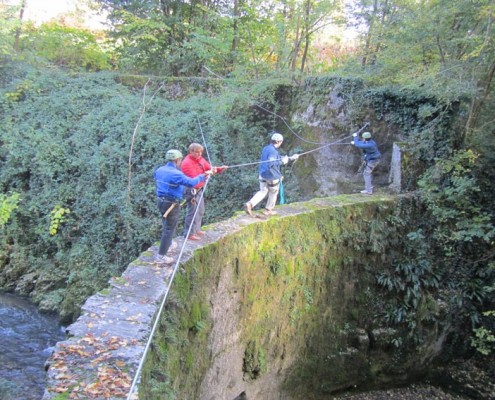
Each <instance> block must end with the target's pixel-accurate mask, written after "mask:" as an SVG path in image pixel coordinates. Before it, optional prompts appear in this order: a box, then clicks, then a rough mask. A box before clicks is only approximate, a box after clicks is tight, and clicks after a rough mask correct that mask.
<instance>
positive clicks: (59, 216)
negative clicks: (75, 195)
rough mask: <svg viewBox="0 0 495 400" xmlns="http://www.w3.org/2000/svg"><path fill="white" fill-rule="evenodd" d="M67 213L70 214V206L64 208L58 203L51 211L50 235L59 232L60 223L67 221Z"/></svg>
mask: <svg viewBox="0 0 495 400" xmlns="http://www.w3.org/2000/svg"><path fill="white" fill-rule="evenodd" d="M65 214H70V209H69V208H64V207H62V206H60V205H58V204H57V205H56V206H55V207H54V208H53V210H52V211H51V220H50V235H56V234H57V231H58V227H59V225H60V224H62V222H64V221H65V217H64V215H65Z"/></svg>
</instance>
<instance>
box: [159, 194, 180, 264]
mask: <svg viewBox="0 0 495 400" xmlns="http://www.w3.org/2000/svg"><path fill="white" fill-rule="evenodd" d="M157 204H158V209H159V210H160V213H161V216H162V237H161V239H160V247H159V248H158V254H159V255H161V256H164V255H165V254H167V251H168V248H169V247H170V245H171V244H172V239H173V237H174V233H175V229H176V228H177V224H178V223H179V216H180V205H179V203H176V202H174V201H170V200H167V199H158V203H157ZM173 204H175V206H174V208H173V209H172V211H170V212H169V213H168V215H167V218H163V214H165V212H166V211H167V210H168V209H169V208H170V207H171V206H172V205H173Z"/></svg>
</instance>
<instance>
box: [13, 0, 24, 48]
mask: <svg viewBox="0 0 495 400" xmlns="http://www.w3.org/2000/svg"><path fill="white" fill-rule="evenodd" d="M26 3H27V0H22V1H21V11H20V12H19V22H20V24H19V28H17V29H16V31H15V41H14V50H15V51H18V50H19V39H20V37H21V32H22V18H23V17H24V10H25V9H26V6H27V4H26Z"/></svg>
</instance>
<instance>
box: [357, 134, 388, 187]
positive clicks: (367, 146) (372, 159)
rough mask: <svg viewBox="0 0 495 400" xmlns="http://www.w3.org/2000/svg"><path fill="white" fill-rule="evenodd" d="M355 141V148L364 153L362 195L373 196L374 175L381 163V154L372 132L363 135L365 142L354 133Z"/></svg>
mask: <svg viewBox="0 0 495 400" xmlns="http://www.w3.org/2000/svg"><path fill="white" fill-rule="evenodd" d="M352 136H354V140H353V141H352V142H351V144H353V145H354V146H356V147H357V148H359V149H361V150H362V151H363V162H364V169H363V177H364V190H361V192H360V193H361V194H366V195H372V194H373V183H372V181H371V180H372V173H373V170H374V169H375V168H376V166H377V165H378V164H379V163H380V158H381V156H382V155H381V153H380V150H378V146H377V145H376V143H375V141H374V140H373V139H371V133H370V132H364V133H363V135H362V138H363V140H361V139H359V136H358V134H357V133H353V134H352Z"/></svg>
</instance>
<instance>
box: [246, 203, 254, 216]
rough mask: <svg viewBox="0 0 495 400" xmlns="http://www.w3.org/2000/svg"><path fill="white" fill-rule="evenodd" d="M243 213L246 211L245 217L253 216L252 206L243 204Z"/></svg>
mask: <svg viewBox="0 0 495 400" xmlns="http://www.w3.org/2000/svg"><path fill="white" fill-rule="evenodd" d="M244 211H246V214H247V215H250V216H251V217H252V216H253V206H252V205H251V203H246V204H244Z"/></svg>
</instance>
